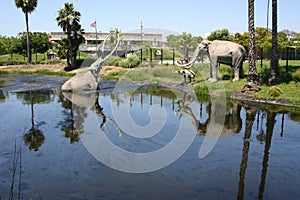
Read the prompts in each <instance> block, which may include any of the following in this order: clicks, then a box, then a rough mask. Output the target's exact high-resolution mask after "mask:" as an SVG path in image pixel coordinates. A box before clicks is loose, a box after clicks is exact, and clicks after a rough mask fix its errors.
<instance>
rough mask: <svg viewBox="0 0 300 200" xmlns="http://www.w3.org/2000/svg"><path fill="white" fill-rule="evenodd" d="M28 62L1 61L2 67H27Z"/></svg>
mask: <svg viewBox="0 0 300 200" xmlns="http://www.w3.org/2000/svg"><path fill="white" fill-rule="evenodd" d="M26 64H27V61H24V60H0V66H6V65H26Z"/></svg>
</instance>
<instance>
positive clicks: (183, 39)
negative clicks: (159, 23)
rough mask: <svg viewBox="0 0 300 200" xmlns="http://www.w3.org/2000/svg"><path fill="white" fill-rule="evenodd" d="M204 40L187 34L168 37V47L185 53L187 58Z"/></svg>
mask: <svg viewBox="0 0 300 200" xmlns="http://www.w3.org/2000/svg"><path fill="white" fill-rule="evenodd" d="M202 40H203V38H202V37H200V36H199V37H194V36H192V34H190V33H186V32H183V33H182V34H181V35H176V36H174V35H169V36H168V37H167V41H168V46H169V47H171V48H175V49H176V50H177V51H179V52H181V53H183V54H184V56H185V57H188V55H189V53H192V52H193V51H194V50H195V48H196V47H197V45H198V43H200V42H201V41H202Z"/></svg>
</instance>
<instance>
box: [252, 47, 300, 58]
mask: <svg viewBox="0 0 300 200" xmlns="http://www.w3.org/2000/svg"><path fill="white" fill-rule="evenodd" d="M257 56H259V58H262V59H269V60H270V59H271V57H272V52H271V51H264V49H258V50H257ZM278 57H279V59H281V60H300V49H297V48H295V47H286V49H283V50H281V51H279V52H278Z"/></svg>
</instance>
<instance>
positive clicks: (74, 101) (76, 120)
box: [62, 91, 122, 143]
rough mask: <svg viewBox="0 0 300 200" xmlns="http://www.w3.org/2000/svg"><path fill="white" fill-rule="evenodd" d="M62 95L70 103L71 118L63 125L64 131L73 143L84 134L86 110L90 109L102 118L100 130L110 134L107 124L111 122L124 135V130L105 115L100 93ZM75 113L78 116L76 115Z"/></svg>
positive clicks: (64, 93) (65, 93) (67, 93)
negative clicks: (100, 101)
mask: <svg viewBox="0 0 300 200" xmlns="http://www.w3.org/2000/svg"><path fill="white" fill-rule="evenodd" d="M62 95H63V96H64V97H65V98H66V99H67V100H68V101H69V103H70V104H68V109H70V117H68V118H67V119H66V123H65V125H63V127H62V130H63V131H64V132H65V137H67V138H70V140H71V143H73V142H74V141H79V135H80V134H81V133H83V122H84V119H85V118H86V116H87V113H86V112H85V109H89V110H90V111H92V112H93V113H95V114H96V116H98V117H100V118H101V120H102V121H101V123H100V125H99V128H100V129H102V130H105V131H107V132H110V130H109V129H108V127H107V126H106V122H107V120H109V121H110V122H112V124H113V125H114V126H115V128H116V129H117V130H118V132H119V135H121V134H122V130H121V129H120V128H119V127H118V125H117V124H116V123H115V121H114V120H113V119H112V118H111V117H109V116H108V115H105V114H104V112H103V107H102V106H101V105H100V104H99V92H97V91H96V92H86V93H84V92H80V93H79V92H77V93H69V92H62ZM74 111H75V113H76V116H75V115H74Z"/></svg>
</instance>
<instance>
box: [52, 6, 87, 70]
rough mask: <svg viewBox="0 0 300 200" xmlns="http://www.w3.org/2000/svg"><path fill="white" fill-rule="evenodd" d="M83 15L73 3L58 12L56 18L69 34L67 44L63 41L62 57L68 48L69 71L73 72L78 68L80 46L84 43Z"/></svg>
mask: <svg viewBox="0 0 300 200" xmlns="http://www.w3.org/2000/svg"><path fill="white" fill-rule="evenodd" d="M80 17H81V14H80V12H78V11H76V10H75V8H74V6H73V4H72V3H65V6H64V8H62V9H60V10H59V11H58V16H57V17H56V20H57V23H58V26H60V27H61V28H62V29H63V31H64V32H65V33H66V34H67V42H66V41H62V43H61V44H60V45H61V48H62V49H61V50H60V53H61V55H64V54H65V49H66V47H67V54H66V58H67V63H68V67H67V70H72V69H75V68H76V63H75V61H76V57H77V51H78V49H79V45H80V44H81V43H83V42H84V37H83V34H84V29H82V28H81V25H80V24H79V22H80Z"/></svg>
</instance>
